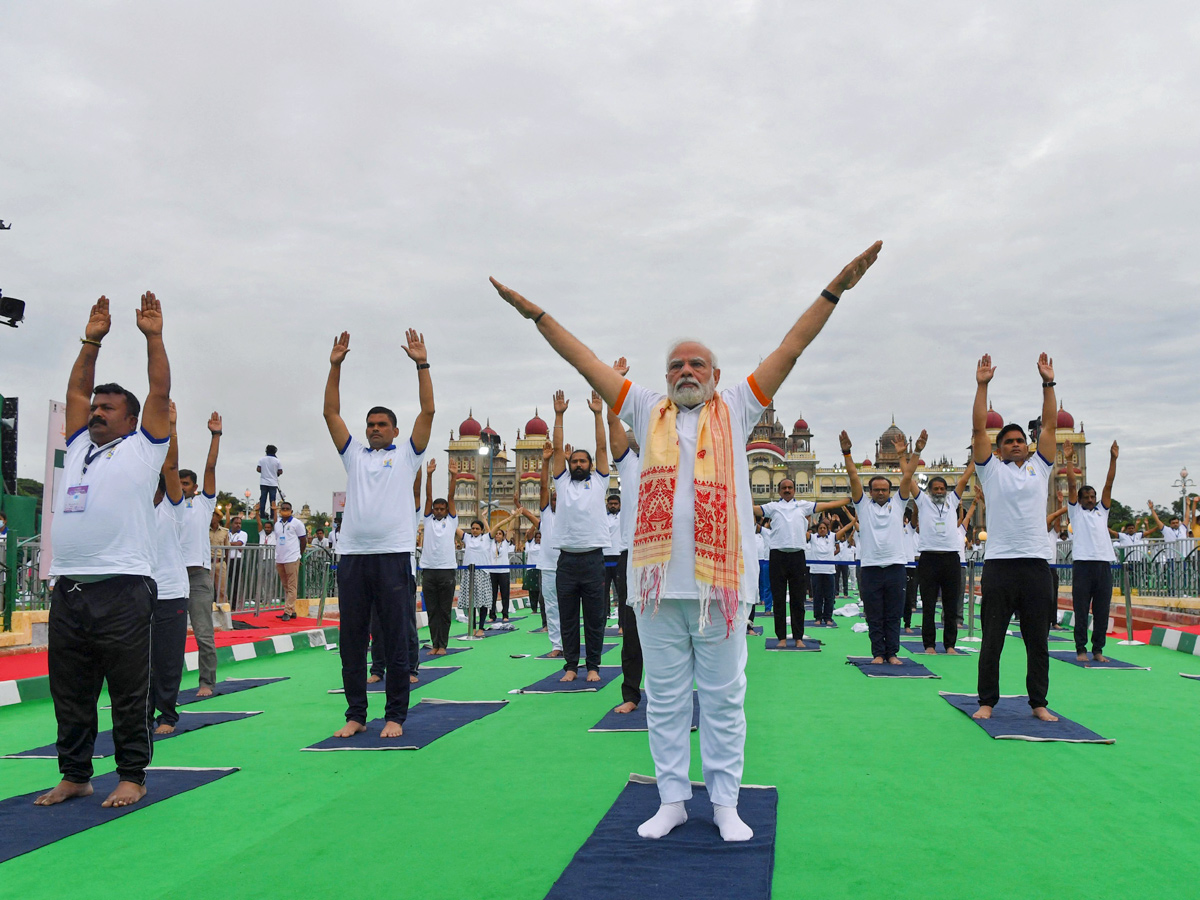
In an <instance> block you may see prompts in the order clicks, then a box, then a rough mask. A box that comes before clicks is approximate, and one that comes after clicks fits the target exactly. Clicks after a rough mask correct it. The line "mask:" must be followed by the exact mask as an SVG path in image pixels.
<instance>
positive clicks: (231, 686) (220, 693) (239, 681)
mask: <svg viewBox="0 0 1200 900" xmlns="http://www.w3.org/2000/svg"><path fill="white" fill-rule="evenodd" d="M287 680H288V676H286V675H284V676H282V677H279V678H226V679H225V680H224V681H219V682H217V683H216V684H215V685H213V692H212V694H210V695H209V696H207V697H197V696H196V691H198V690H200V688H198V687H194V688H188V689H187V690H186V691H180V692H179V699H177V700H176V701H175V705H176V706H187V705H188V704H189V703H203V702H204V701H205V700H211V699H212V698H213V697H227V696H229V695H230V694H238V693H241V692H242V691H248V690H250V689H251V688H256V687H262V686H263V685H264V684H274V683H275V682H277V681H287ZM100 708H101V709H111V708H112V707H110V706H102V707H100Z"/></svg>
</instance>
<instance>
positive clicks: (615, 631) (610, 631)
mask: <svg viewBox="0 0 1200 900" xmlns="http://www.w3.org/2000/svg"><path fill="white" fill-rule="evenodd" d="M604 636H605V637H620V636H621V629H620V628H618V627H616V626H613V625H610V626H609V627H607V628H605V629H604Z"/></svg>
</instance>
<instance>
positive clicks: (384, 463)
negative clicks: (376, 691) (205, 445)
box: [324, 328, 433, 738]
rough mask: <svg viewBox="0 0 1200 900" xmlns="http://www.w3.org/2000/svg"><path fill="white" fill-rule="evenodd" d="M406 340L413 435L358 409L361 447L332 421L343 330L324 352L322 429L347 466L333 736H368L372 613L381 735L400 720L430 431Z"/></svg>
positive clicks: (392, 731)
mask: <svg viewBox="0 0 1200 900" xmlns="http://www.w3.org/2000/svg"><path fill="white" fill-rule="evenodd" d="M405 341H406V343H405V346H404V352H405V353H406V354H407V355H408V358H409V359H411V360H412V361H413V362H414V363H416V365H417V393H418V396H419V398H420V406H421V411H420V412H419V413H418V414H417V417H416V421H414V423H413V429H412V435H411V436H410V437H409V439H408V440H406V441H404V442H403V443H401V444H400V445H397V444H396V443H395V441H396V438H397V437H399V435H400V429H399V428H397V427H396V424H397V423H396V414H395V413H394V412H392V411H391V410H390V409H388V408H387V407H383V406H375V407H372V408H371V410H370V411H368V413H367V433H366V438H367V442H366V444H363V443H362V442H361V441H358V440H355V439H354V438H353V437H351V436H350V430H349V429H348V428H347V427H346V423H345V422H344V421H343V420H342V416H341V405H342V404H341V391H340V383H341V372H342V363H343V361H344V360H345V359H346V354H347V353H349V352H350V334H349V333H348V332H345V331H343V332H342V334H341V336H340V337H339V338H337V339H336V340H335V341H334V342H333V350H332V351H331V353H330V354H329V378H328V380H327V381H326V383H325V410H324V415H325V424H326V425H327V426H328V428H329V436H330V437H331V438H332V439H333V443H334V446H335V447H337V448H338V453H340V454H341V457H342V465H344V466H345V467H346V511H345V513H344V514H343V516H342V527H341V530H340V532H339V537H338V553H339V554H340V557H339V560H338V607H339V610H340V614H341V632H340V635H339V638H338V643H339V646H338V651H339V653H340V654H341V658H342V687H343V689H344V690H345V692H346V724H345V725H344V726H343V727H342V728H340V729H338V730H337V731H336V732H334V736H335V737H343V738H346V737H351V736H353V735H355V734H358V733H359V732H360V731H366V730H367V636H368V634H369V633H370V630H371V612H372V610H374V611H375V612H376V613H377V614H378V617H379V630H380V631H381V632H382V636H383V646H384V649H385V652H386V654H387V675H386V678H385V681H384V685H385V688H386V693H387V703H386V706H385V708H384V719H385V724H384V726H383V730H382V732H381V736H382V737H385V738H392V737H399V736H400V735H402V734H403V733H404V720H405V719H406V718H407V717H408V698H409V690H410V687H411V683H410V681H409V675H410V674H411V673H410V671H409V669H410V667H411V666H410V660H409V631H410V629H411V627H412V622H411V621H410V607H411V605H412V603H413V597H412V595H411V592H412V588H413V581H412V572H411V568H410V558H411V556H412V554H413V553H415V552H416V549H417V531H416V523H415V521H414V517H413V493H412V491H413V480H414V479H415V478H416V477H417V476H419V474H420V472H421V463H422V458H423V456H424V454H425V448H426V447H427V446H428V444H429V433H430V430H431V429H432V427H433V381H432V380H431V378H430V376H429V363H428V362H427V361H426V360H427V353H426V350H425V338H424V336H423V335H418V334H417V332H415V331H413V330H412V329H411V328H410V329H408V331H407V333H406V335H405Z"/></svg>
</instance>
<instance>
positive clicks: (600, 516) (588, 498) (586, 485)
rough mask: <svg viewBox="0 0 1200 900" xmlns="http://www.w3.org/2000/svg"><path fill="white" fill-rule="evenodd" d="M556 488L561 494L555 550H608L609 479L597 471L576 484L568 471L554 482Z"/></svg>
mask: <svg viewBox="0 0 1200 900" xmlns="http://www.w3.org/2000/svg"><path fill="white" fill-rule="evenodd" d="M554 486H555V490H556V493H557V494H558V515H557V519H556V521H555V523H554V546H555V547H557V548H558V549H560V550H569V551H572V552H575V553H578V552H581V551H586V550H596V549H603V550H608V512H607V511H606V509H605V502H606V500H607V495H608V476H607V475H601V474H600V473H599V472H596V471H594V470H593V471H592V474H591V475H589V476H588V477H587V478H585V479H583V480H582V481H576V480H575V479H573V478H572V477H571V470H570V467H568V468H566V469H563V472H562V474H561V475H559V476H558V477H556V478H555V479H554ZM542 537H545V534H543V535H542Z"/></svg>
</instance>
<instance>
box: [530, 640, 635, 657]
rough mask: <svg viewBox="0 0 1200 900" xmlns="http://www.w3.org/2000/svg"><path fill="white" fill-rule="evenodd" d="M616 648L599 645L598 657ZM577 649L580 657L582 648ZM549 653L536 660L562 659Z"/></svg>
mask: <svg viewBox="0 0 1200 900" xmlns="http://www.w3.org/2000/svg"><path fill="white" fill-rule="evenodd" d="M616 646H617V645H616V644H601V645H600V655H601V656H603V655H604V654H605V653H607V652H608V651H609V650H612V649H613V648H614V647H616ZM579 649H580V655H581V656H582V652H583V648H582V647H580V648H579ZM553 652H554V651H553V650H551V651H550V653H553ZM550 653H543V654H542V655H541V656H539V657H537V658H538V659H556V660H561V659H562V657H561V656H551V655H550Z"/></svg>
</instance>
